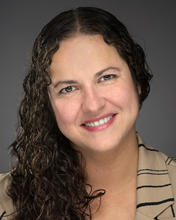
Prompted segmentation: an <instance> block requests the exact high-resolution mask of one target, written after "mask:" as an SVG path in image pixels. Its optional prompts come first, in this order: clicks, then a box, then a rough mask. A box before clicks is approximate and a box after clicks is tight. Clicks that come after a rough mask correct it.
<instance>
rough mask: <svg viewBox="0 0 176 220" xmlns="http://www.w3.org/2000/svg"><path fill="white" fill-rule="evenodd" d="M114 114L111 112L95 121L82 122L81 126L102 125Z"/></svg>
mask: <svg viewBox="0 0 176 220" xmlns="http://www.w3.org/2000/svg"><path fill="white" fill-rule="evenodd" d="M115 115H116V114H112V115H109V116H107V117H104V118H101V119H99V120H97V121H92V122H87V123H84V124H82V126H85V127H90V128H91V127H92V128H93V127H98V126H102V125H104V124H106V123H108V122H109V121H110V120H111V119H112V118H113V117H114V116H115Z"/></svg>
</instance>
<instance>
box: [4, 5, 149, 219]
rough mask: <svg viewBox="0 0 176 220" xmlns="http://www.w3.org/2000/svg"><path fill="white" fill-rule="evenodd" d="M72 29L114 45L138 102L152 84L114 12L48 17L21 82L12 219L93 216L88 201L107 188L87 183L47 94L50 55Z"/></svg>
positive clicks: (136, 48) (90, 9)
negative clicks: (94, 188) (135, 87)
mask: <svg viewBox="0 0 176 220" xmlns="http://www.w3.org/2000/svg"><path fill="white" fill-rule="evenodd" d="M75 33H83V34H91V35H92V34H100V35H102V36H103V38H104V41H105V42H106V43H108V44H112V45H113V46H114V47H115V48H116V49H117V51H118V53H119V54H120V56H121V57H122V58H123V59H124V60H125V61H126V63H127V64H128V66H129V68H130V71H131V74H132V76H133V79H134V82H135V83H136V84H139V85H140V86H141V94H140V96H139V101H140V104H141V105H142V102H143V101H144V99H145V98H146V97H147V96H148V93H149V90H150V85H149V81H150V80H151V78H152V75H151V74H150V72H149V70H148V67H147V63H146V59H145V54H144V51H143V49H142V48H141V47H140V46H139V45H138V44H136V43H135V42H134V41H133V40H132V38H131V37H130V35H129V33H128V31H127V29H126V27H125V26H124V25H123V24H122V23H121V22H120V21H119V20H118V19H117V18H116V17H114V16H113V15H112V14H110V13H109V12H107V11H104V10H102V9H98V8H93V7H79V8H76V9H74V10H69V11H66V12H62V13H60V14H59V15H57V16H56V17H55V18H54V19H53V20H51V21H50V22H49V23H48V24H47V25H46V26H45V27H44V28H43V29H42V31H41V32H40V34H39V35H38V37H37V38H36V40H35V43H34V47H33V51H32V60H31V66H30V69H29V72H28V74H27V76H26V78H25V79H24V84H23V88H24V98H23V100H22V102H21V105H20V108H19V126H18V129H17V138H16V140H15V141H14V142H13V143H12V144H11V146H10V148H11V152H12V155H13V156H14V157H15V158H17V162H16V163H15V166H14V169H13V170H12V171H11V176H12V182H11V185H10V187H9V191H8V194H9V196H10V197H11V198H12V201H13V204H14V206H15V207H16V212H15V215H14V216H13V219H14V220H24V219H25V220H51V219H52V220H53V219H58V220H59V219H60V220H63V219H67V220H70V219H75V220H76V219H85V218H86V216H88V217H89V218H90V219H91V209H90V203H91V201H92V200H94V199H97V198H99V199H101V196H102V195H103V194H104V193H105V191H104V190H101V189H100V190H97V191H95V192H92V190H91V189H92V187H91V185H87V184H86V175H85V161H84V158H83V156H82V155H81V153H80V152H78V151H76V150H75V149H74V148H73V147H71V145H70V141H69V140H68V139H67V138H66V137H65V136H64V135H63V134H62V133H61V132H60V130H59V128H58V126H57V123H56V120H55V115H54V113H53V110H52V107H51V104H50V101H49V96H48V86H49V85H50V84H51V79H50V73H49V67H50V64H51V62H52V56H53V55H54V53H55V52H56V51H57V50H58V49H59V42H61V41H62V40H64V39H66V38H69V37H71V36H72V35H74V34H75ZM87 186H89V187H90V193H88V192H87V190H86V188H87Z"/></svg>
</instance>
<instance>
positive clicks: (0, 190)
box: [0, 173, 14, 219]
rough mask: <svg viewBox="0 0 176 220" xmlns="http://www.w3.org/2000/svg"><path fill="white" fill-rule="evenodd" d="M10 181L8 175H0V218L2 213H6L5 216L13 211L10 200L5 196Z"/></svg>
mask: <svg viewBox="0 0 176 220" xmlns="http://www.w3.org/2000/svg"><path fill="white" fill-rule="evenodd" d="M10 181H11V175H10V173H5V174H0V216H1V215H2V213H3V212H6V215H8V214H10V213H12V212H13V211H14V208H13V204H12V200H11V199H10V197H9V196H8V194H7V191H8V186H9V184H10ZM6 219H8V218H6Z"/></svg>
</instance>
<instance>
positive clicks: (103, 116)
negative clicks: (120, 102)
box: [82, 113, 116, 125]
mask: <svg viewBox="0 0 176 220" xmlns="http://www.w3.org/2000/svg"><path fill="white" fill-rule="evenodd" d="M111 115H112V116H114V115H116V114H114V113H109V114H105V115H102V116H100V117H97V118H93V119H90V120H87V121H84V122H83V123H82V125H84V124H87V123H91V122H95V121H99V120H101V119H103V118H107V117H109V116H111Z"/></svg>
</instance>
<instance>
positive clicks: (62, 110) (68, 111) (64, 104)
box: [52, 100, 79, 128]
mask: <svg viewBox="0 0 176 220" xmlns="http://www.w3.org/2000/svg"><path fill="white" fill-rule="evenodd" d="M52 107H53V110H54V113H55V117H56V121H57V124H58V127H59V128H61V127H67V126H68V125H71V124H73V123H75V122H76V119H77V115H78V112H79V103H78V102H75V101H74V102H73V101H72V102H71V101H66V100H56V101H54V102H53V103H52Z"/></svg>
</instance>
